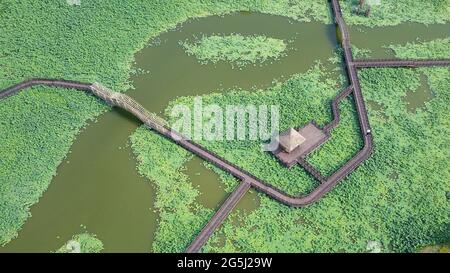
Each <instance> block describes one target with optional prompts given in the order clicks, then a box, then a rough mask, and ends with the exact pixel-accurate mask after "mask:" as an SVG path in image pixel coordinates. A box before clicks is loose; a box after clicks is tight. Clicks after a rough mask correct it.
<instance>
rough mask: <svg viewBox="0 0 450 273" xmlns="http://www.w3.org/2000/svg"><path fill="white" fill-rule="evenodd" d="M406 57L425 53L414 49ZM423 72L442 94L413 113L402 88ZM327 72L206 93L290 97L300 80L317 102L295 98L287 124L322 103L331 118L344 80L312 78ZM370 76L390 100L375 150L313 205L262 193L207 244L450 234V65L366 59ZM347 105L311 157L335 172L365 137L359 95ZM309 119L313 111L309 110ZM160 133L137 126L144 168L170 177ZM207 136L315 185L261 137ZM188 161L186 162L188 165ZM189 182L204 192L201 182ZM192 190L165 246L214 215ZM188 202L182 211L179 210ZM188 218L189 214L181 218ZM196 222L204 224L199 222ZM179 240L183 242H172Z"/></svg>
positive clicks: (240, 156) (354, 242)
mask: <svg viewBox="0 0 450 273" xmlns="http://www.w3.org/2000/svg"><path fill="white" fill-rule="evenodd" d="M430 43H434V44H436V43H437V44H439V43H440V42H439V41H433V42H430ZM437 44H436V46H433V47H431V46H430V45H429V44H427V43H423V44H419V45H412V44H411V45H409V46H408V50H409V51H408V52H419V51H418V50H411V49H412V48H413V47H414V46H417V47H426V48H441V47H442V46H443V45H437ZM396 48H401V46H398V47H396ZM397 54H400V53H399V52H397ZM429 54H433V53H429ZM404 57H409V58H417V57H420V56H417V55H415V54H412V53H409V54H406V53H405V55H404ZM421 73H425V75H427V77H428V83H429V84H430V86H431V88H432V89H433V90H435V92H436V93H437V95H436V97H435V98H434V99H432V100H431V101H429V102H427V103H426V104H425V106H424V108H420V109H418V110H417V111H416V112H415V113H411V112H409V111H408V110H407V105H406V103H405V102H404V100H403V99H402V98H403V97H404V96H406V93H407V92H408V91H409V90H417V89H418V88H419V85H420V74H421ZM321 76H323V75H321V72H320V69H319V68H314V69H312V70H311V71H309V72H308V73H305V74H302V75H296V76H294V77H293V78H291V79H290V80H288V81H286V82H285V83H283V84H281V85H279V86H276V87H273V88H271V89H269V90H265V91H263V92H262V93H261V94H256V95H253V93H254V92H253V93H250V92H249V93H247V92H245V91H239V92H231V93H226V94H212V95H206V96H204V97H203V99H204V101H208V100H209V101H210V102H211V103H213V102H214V103H226V102H228V103H229V102H232V101H233V100H239V101H244V102H252V103H258V102H266V101H267V100H269V101H270V100H276V99H277V98H278V99H281V97H287V98H289V100H287V101H296V99H295V96H296V95H297V94H298V93H299V92H298V90H302V92H304V93H303V96H307V97H308V98H307V99H305V100H304V101H305V102H307V101H310V102H311V104H310V105H301V106H299V107H297V108H295V107H293V106H294V105H289V106H287V107H286V108H287V109H289V110H288V111H283V109H282V113H283V114H282V126H289V125H293V124H295V125H298V124H302V123H303V122H305V121H304V120H302V119H299V118H298V117H299V116H300V117H301V115H308V112H309V111H313V115H314V118H316V119H317V120H318V122H319V124H323V123H324V122H325V120H327V119H329V118H330V117H329V113H328V112H327V110H326V106H327V105H328V104H327V103H326V102H327V100H323V101H322V100H321V99H320V98H324V97H325V98H327V97H328V98H330V97H331V96H332V94H333V91H332V90H331V89H333V88H335V89H336V83H333V81H330V80H329V81H328V82H327V84H326V85H324V86H320V87H319V88H318V90H316V89H308V88H306V86H314V85H316V84H317V83H318V82H321V81H320V80H319V79H321ZM360 76H361V79H362V82H361V84H362V89H363V92H364V95H365V98H366V99H367V100H370V101H375V102H376V103H377V104H379V105H382V109H378V110H377V109H373V108H371V107H370V106H369V115H370V116H369V118H370V121H371V124H372V128H373V132H374V138H375V140H376V145H377V146H376V149H375V152H374V154H373V155H372V156H371V158H370V159H369V160H367V161H366V162H365V163H364V164H363V165H362V166H360V167H359V168H358V169H357V170H356V171H355V172H354V173H352V174H351V175H350V176H349V177H348V178H347V179H346V180H345V181H344V182H343V183H341V184H340V185H339V186H337V187H336V188H335V189H334V190H333V192H332V193H330V194H328V195H327V196H326V197H325V198H324V199H322V200H321V201H320V202H318V203H316V204H314V205H312V206H309V207H308V208H307V209H292V208H289V207H286V206H284V205H282V204H280V203H278V202H277V201H274V200H272V199H271V198H268V197H267V196H265V195H263V194H261V195H260V207H259V208H258V209H257V210H255V211H253V212H251V213H250V214H245V215H244V214H242V213H240V212H239V211H236V212H234V213H233V214H232V216H231V217H230V218H229V219H227V220H226V221H225V223H224V225H223V226H222V227H221V228H220V229H219V230H218V231H217V232H216V233H215V234H214V236H213V237H212V238H211V239H210V240H209V242H208V244H207V245H206V246H205V247H204V248H203V251H205V252H211V251H212V252H217V251H218V252H269V251H275V252H298V251H301V252H328V251H331V252H334V251H340V252H342V251H346V252H365V251H372V250H371V245H372V244H376V245H377V249H379V250H380V251H382V252H413V251H417V250H418V249H419V248H420V247H422V246H425V245H430V244H436V243H443V242H448V241H449V240H450V238H449V234H448V230H447V225H448V211H449V209H450V207H449V202H448V194H447V190H448V188H449V187H450V184H449V181H450V177H449V173H450V172H449V166H448V164H446V162H448V159H449V158H450V155H449V152H448V149H445V148H444V147H447V146H448V144H449V143H448V138H446V136H447V135H448V133H449V130H450V128H449V127H448V124H447V123H446V120H448V119H449V114H448V113H449V110H450V109H449V105H450V93H449V90H450V69H449V68H427V69H418V70H411V69H398V68H391V69H365V70H362V71H360ZM328 89H330V90H329V91H327V92H325V93H321V94H320V91H319V90H328ZM316 92H319V94H317V97H316V96H315V95H314V94H315V93H316ZM322 92H323V91H322ZM334 92H336V91H334ZM190 100H191V98H180V99H178V101H183V102H187V101H190ZM322 107H323V108H322ZM340 107H341V110H342V114H343V117H342V118H343V120H342V123H341V124H340V125H339V126H338V127H337V128H336V129H335V130H334V131H333V132H332V133H333V136H332V139H331V140H330V141H329V142H327V143H326V144H324V145H323V146H322V147H320V148H319V149H318V150H317V151H315V152H314V153H313V154H312V155H310V156H309V158H308V160H309V161H310V162H311V163H312V164H314V165H315V166H316V167H318V168H319V169H320V170H321V171H323V172H324V173H330V172H331V171H332V170H333V169H335V168H337V167H338V166H339V165H340V164H342V163H343V162H345V161H346V160H347V159H348V158H349V157H351V156H352V155H353V153H355V152H356V151H357V150H358V149H359V146H360V144H361V140H360V138H359V135H358V132H359V128H358V125H357V122H356V116H355V113H354V109H353V104H352V101H351V100H347V101H344V102H343V103H342V104H341V106H340ZM292 109H296V111H292ZM314 109H315V110H316V112H314ZM308 119H309V117H306V118H305V120H308ZM446 124H447V125H446ZM159 138H160V137H159V136H156V135H154V134H153V133H152V132H149V131H146V130H144V129H139V130H138V131H137V132H136V133H135V134H134V135H133V136H132V139H133V143H134V145H133V150H134V152H135V153H136V154H137V155H138V161H139V164H138V166H139V170H140V171H141V173H142V174H143V175H145V176H146V177H148V178H150V179H152V180H153V179H156V180H164V178H163V177H162V176H163V175H161V177H159V175H157V176H154V175H153V176H151V175H149V174H150V173H151V174H158V173H159V171H158V170H159V169H160V168H161V169H165V170H169V169H170V168H167V167H166V165H167V164H165V163H163V164H159V162H157V161H156V160H150V159H151V158H153V157H155V158H156V157H158V156H159V154H160V153H161V152H160V151H159V148H157V147H155V145H153V144H154V143H161V140H158V139H159ZM146 140H149V141H150V142H147V141H146ZM202 144H203V145H205V146H207V147H208V148H210V149H212V150H213V151H215V152H217V153H218V154H220V155H222V156H224V157H225V158H227V159H228V160H230V161H232V162H234V163H235V164H237V165H239V166H241V167H243V168H245V169H247V170H250V171H251V172H252V173H254V174H256V175H257V176H259V177H262V178H264V179H267V180H268V181H273V182H274V184H275V185H277V186H279V187H282V188H283V189H285V190H287V191H289V192H291V193H294V194H298V193H300V192H302V191H303V192H304V191H307V190H308V188H310V187H311V185H312V184H311V183H314V182H313V181H311V180H310V178H309V177H308V176H307V175H305V173H304V172H303V171H302V170H300V169H299V168H294V169H292V170H291V171H286V170H283V167H280V166H279V165H277V163H276V162H274V161H272V159H270V158H269V157H268V156H266V155H264V154H263V153H260V154H258V153H257V152H256V149H254V148H252V144H251V143H245V144H242V145H239V144H240V143H202ZM172 145H174V144H172V143H170V142H168V141H165V140H164V147H165V148H164V149H169V148H170V147H171V146H172ZM158 146H159V145H158ZM253 149H254V150H253ZM431 155H432V156H431ZM186 157H187V155H185V158H186ZM181 166H182V164H181V163H180V165H179V167H178V168H181ZM215 170H217V169H215ZM170 172H171V177H177V176H178V175H179V174H178V172H177V170H175V169H171V170H170ZM219 174H220V175H221V177H222V178H223V179H224V180H226V185H227V188H228V189H229V190H230V188H231V186H230V185H232V184H234V185H236V181H235V180H234V179H233V178H232V177H231V176H230V175H227V174H224V173H223V172H219ZM185 183H186V185H185V187H188V186H187V185H189V183H188V182H186V181H185ZM176 184H178V183H176ZM172 187H174V186H172ZM189 187H192V186H191V185H189ZM164 189H166V187H165V188H164ZM172 190H173V191H172V192H166V191H161V190H159V189H158V199H160V198H161V199H163V198H169V197H170V196H173V195H177V196H180V192H178V191H176V189H175V188H173V189H172ZM189 192H190V194H194V195H197V194H198V192H195V190H194V191H192V190H190V191H189ZM181 196H183V195H181ZM183 199H184V202H183V204H178V205H177V206H174V207H166V208H164V209H163V210H161V211H160V213H161V215H162V217H161V218H160V226H159V229H158V231H157V239H156V240H155V242H154V245H153V247H154V249H155V250H157V251H174V250H175V251H183V250H184V248H185V247H186V246H187V244H188V243H189V242H190V239H192V238H194V237H195V235H196V234H197V232H199V231H200V229H201V227H202V226H203V225H204V224H205V223H206V222H207V220H208V219H207V218H204V215H208V214H211V211H210V210H208V209H205V208H203V207H199V206H200V205H199V204H197V203H195V202H194V201H193V200H194V197H193V196H191V195H189V198H184V197H183ZM184 205H187V206H189V208H192V209H189V213H186V212H185V211H186V209H183V206H184ZM178 210H181V211H182V212H180V213H178ZM196 211H200V212H201V213H199V214H198V215H197V216H194V217H192V218H191V219H190V220H189V219H187V218H188V215H189V216H193V215H195V214H196V213H195V212H196ZM185 216H186V218H185ZM181 220H183V222H180V221H181ZM181 223H183V224H186V223H189V225H188V227H189V228H188V230H186V227H187V226H186V225H185V226H183V225H181ZM236 223H239V224H236ZM192 226H197V227H199V228H198V229H197V230H195V228H191V227H192ZM174 236H175V237H176V239H174ZM186 237H188V238H186ZM169 241H173V242H178V244H175V243H174V244H170V243H168V242H169ZM182 242H185V244H183V243H182Z"/></svg>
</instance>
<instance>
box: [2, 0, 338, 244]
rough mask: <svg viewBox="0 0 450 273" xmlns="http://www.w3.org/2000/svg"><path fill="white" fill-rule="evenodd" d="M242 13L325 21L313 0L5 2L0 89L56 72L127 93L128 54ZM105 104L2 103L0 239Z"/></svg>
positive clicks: (68, 100) (57, 100)
mask: <svg viewBox="0 0 450 273" xmlns="http://www.w3.org/2000/svg"><path fill="white" fill-rule="evenodd" d="M124 10H126V11H127V12H124ZM241 10H246V11H255V12H263V13H269V14H277V15H284V16H287V17H289V18H292V19H295V20H301V21H312V20H317V21H322V22H326V21H329V17H328V12H327V10H328V7H327V5H326V3H325V1H324V2H323V3H322V2H321V1H315V0H310V1H304V0H295V1H292V0H282V1H264V0H257V1H254V0H239V1H219V2H217V1H208V2H205V1H201V0H193V1H189V3H186V2H185V1H170V3H168V2H167V1H132V2H129V1H126V2H125V1H114V2H113V3H111V2H110V1H92V0H84V1H82V2H81V4H80V5H68V4H67V3H66V1H65V0H58V1H56V2H55V3H52V4H50V3H49V2H47V1H38V0H27V1H14V0H4V1H1V3H0V21H1V25H2V31H1V32H0V43H2V46H1V47H0V56H1V58H0V66H1V67H2V69H1V70H0V89H3V88H6V87H8V86H10V85H12V84H15V83H18V82H21V81H23V80H24V79H27V78H32V77H47V78H52V77H53V78H64V79H68V80H77V81H86V82H101V83H103V84H105V85H106V86H108V87H109V88H111V89H113V90H115V91H121V92H123V91H126V90H128V89H130V88H131V84H130V82H129V77H130V74H131V72H132V69H131V67H132V61H133V54H134V53H135V52H136V51H138V50H140V49H142V48H144V47H145V45H146V44H147V43H148V41H149V40H150V39H151V38H153V37H156V36H157V35H158V34H160V33H162V32H164V31H166V30H168V29H171V28H174V27H176V25H177V24H178V23H181V22H184V21H186V20H187V19H188V18H194V17H204V16H208V15H213V14H227V13H230V12H235V11H241ZM111 18H114V20H111ZM30 22H32V23H30ZM55 41H57V42H55ZM106 110H108V107H107V106H106V105H105V104H104V103H101V102H99V101H98V100H96V99H94V98H93V97H92V96H89V95H86V94H83V93H81V92H75V91H73V90H61V89H55V88H48V87H37V88H34V89H33V90H32V91H28V92H27V91H26V92H24V93H22V94H19V95H18V96H15V97H12V98H9V99H7V100H5V101H2V102H1V103H0V115H1V116H2V119H1V121H0V138H1V139H2V141H1V142H0V219H1V221H0V245H3V244H5V243H7V242H9V241H10V240H11V239H12V238H14V237H16V236H17V231H18V230H19V229H20V227H21V226H22V225H23V223H24V222H25V221H26V219H27V218H28V217H29V216H30V215H29V208H30V206H31V205H33V204H35V203H36V202H38V200H39V197H40V196H41V195H42V194H43V193H44V192H45V191H46V189H47V188H48V186H49V184H50V181H51V179H52V177H53V176H54V175H56V169H57V166H58V165H59V164H60V163H61V162H62V161H63V159H64V158H65V156H66V155H67V153H68V152H69V149H70V146H71V144H72V142H73V141H74V140H75V136H76V135H77V134H78V133H79V132H80V131H81V130H82V129H83V127H84V126H85V125H86V124H87V122H89V121H92V120H93V119H95V117H97V116H98V115H99V114H101V113H102V112H104V111H106Z"/></svg>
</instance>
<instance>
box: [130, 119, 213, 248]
mask: <svg viewBox="0 0 450 273" xmlns="http://www.w3.org/2000/svg"><path fill="white" fill-rule="evenodd" d="M131 147H132V149H133V152H134V153H135V155H136V158H137V161H138V171H139V173H140V174H141V175H142V176H144V177H146V178H148V179H149V180H151V181H152V182H153V184H154V185H155V188H156V191H157V194H156V200H155V204H154V207H155V209H156V210H157V211H158V213H159V220H158V229H157V232H156V235H155V238H154V241H153V251H154V252H183V251H184V249H185V248H186V246H187V245H188V244H189V243H190V242H191V241H192V240H193V239H194V238H195V236H196V234H197V233H198V232H199V231H200V230H201V229H202V227H203V225H205V224H206V223H207V222H208V219H209V218H210V217H211V216H212V211H211V210H209V209H206V208H205V207H203V206H201V205H199V204H197V203H196V202H195V199H196V197H197V196H198V195H199V191H198V190H197V189H195V188H194V187H193V186H192V184H191V183H190V181H189V177H188V176H187V175H186V174H185V173H183V170H184V164H185V163H186V162H187V161H188V160H189V159H190V158H192V155H191V154H189V153H188V152H187V151H186V150H184V149H183V148H181V147H180V146H177V145H176V144H174V143H172V142H171V141H170V140H168V139H166V138H164V137H162V136H160V135H158V134H156V133H154V132H152V131H150V130H148V128H147V127H140V128H139V129H138V130H137V131H136V132H135V133H134V134H133V135H132V136H131Z"/></svg>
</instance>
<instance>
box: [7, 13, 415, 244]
mask: <svg viewBox="0 0 450 273" xmlns="http://www.w3.org/2000/svg"><path fill="white" fill-rule="evenodd" d="M404 31H409V32H415V31H416V30H415V29H412V28H408V29H405V30H404ZM213 33H216V34H217V33H224V34H230V33H242V34H258V35H266V36H269V37H275V38H280V39H285V40H289V41H291V42H290V43H289V48H290V50H289V51H288V52H287V56H286V57H283V58H281V59H280V60H278V61H275V62H274V63H272V64H268V65H263V66H262V67H259V66H256V67H253V66H251V67H247V68H244V69H243V70H233V69H232V68H231V66H230V65H229V64H227V63H218V64H216V65H200V64H199V63H198V62H197V60H196V59H195V58H194V57H192V56H187V55H186V54H185V53H184V51H183V49H182V48H181V47H180V46H179V44H178V42H179V41H181V40H185V39H192V38H193V36H194V35H197V36H199V35H202V34H207V35H208V34H213ZM369 36H370V35H369ZM374 36H379V38H380V39H387V38H385V37H384V33H383V32H382V31H378V30H373V37H372V36H371V38H373V39H375V40H377V39H376V37H374ZM355 38H356V37H355ZM356 39H357V38H356ZM388 41H391V40H389V39H388ZM395 41H396V42H400V41H399V40H398V39H397V40H395ZM405 41H406V40H405ZM405 41H403V42H405ZM153 44H154V45H153V46H151V47H148V48H145V49H143V50H142V51H141V52H139V53H138V54H136V66H137V67H139V68H142V69H144V70H148V71H149V74H142V75H136V76H135V77H134V78H133V81H134V85H135V87H136V89H135V90H132V91H129V93H128V94H129V95H130V96H132V97H134V98H135V99H136V100H137V101H138V102H139V103H141V104H142V105H143V106H144V107H146V108H147V109H149V110H150V111H152V112H159V113H161V112H162V111H163V110H164V109H165V108H166V106H167V104H168V103H169V102H170V101H171V100H173V99H174V98H176V97H178V96H185V95H200V94H207V93H210V92H211V91H215V90H222V89H227V88H232V87H237V88H244V89H248V88H252V87H258V88H264V87H267V86H270V85H271V83H272V80H273V79H274V78H277V79H283V78H287V77H289V76H290V75H292V74H295V73H301V72H305V71H306V70H308V69H309V68H310V67H311V65H313V64H314V62H315V61H317V60H321V61H322V62H323V63H325V62H326V60H327V59H328V58H330V57H332V54H333V49H334V48H335V46H336V35H335V27H334V26H333V25H324V24H320V23H291V22H290V21H289V20H287V19H286V18H282V17H277V16H268V15H260V14H251V13H238V14H235V15H231V16H226V17H209V18H203V19H200V20H192V21H190V22H188V23H185V24H184V25H183V26H182V27H179V28H178V29H177V30H175V31H171V32H168V33H165V34H162V35H161V36H160V37H158V39H156V40H155V41H154V43H153ZM357 45H358V44H357ZM358 46H359V45H358ZM327 67H328V68H329V69H330V70H332V69H333V68H334V67H333V66H327ZM138 126H140V123H139V122H138V121H137V120H136V119H134V118H133V117H130V116H129V115H128V114H126V113H123V112H121V111H118V110H114V111H112V112H109V113H106V114H104V115H103V116H101V117H100V118H99V119H98V122H96V123H92V124H90V125H89V126H88V127H87V128H86V129H85V130H84V131H83V132H82V133H81V134H80V135H79V137H78V138H77V140H76V142H75V143H74V145H73V146H72V152H71V153H70V154H69V155H68V157H67V160H66V161H65V162H63V163H62V164H61V166H60V167H59V168H58V175H57V176H56V177H55V178H54V179H53V181H52V183H51V185H50V187H49V189H48V191H46V192H45V194H44V195H43V197H42V198H41V200H40V201H39V203H38V204H36V205H34V206H33V207H32V208H31V214H32V215H33V217H31V218H30V219H29V220H28V221H27V222H26V224H25V225H24V226H23V229H22V230H21V231H20V232H19V236H18V238H17V239H15V240H13V241H12V242H11V243H9V244H8V245H7V246H6V247H4V248H0V252H5V251H8V252H10V251H17V252H23V251H27V252H30V251H32V252H49V251H54V250H56V249H57V248H59V247H60V246H61V245H63V244H64V243H65V242H66V241H67V240H68V239H69V238H70V237H71V236H72V235H73V234H76V233H79V232H81V231H83V230H84V227H85V228H86V230H87V231H89V232H92V233H95V234H97V236H98V238H99V239H101V240H102V241H103V243H104V245H105V251H106V252H148V251H151V244H152V240H153V236H154V232H155V230H156V220H157V214H156V213H155V212H154V211H153V207H152V206H153V200H154V194H155V191H154V189H153V187H152V184H151V183H150V182H149V181H146V180H145V179H144V178H142V177H140V176H139V175H138V173H137V171H136V162H135V160H134V157H133V156H132V152H131V149H130V147H129V145H128V141H129V139H128V137H129V136H130V135H131V134H132V133H133V132H134V130H135V129H136V128H137V127H138ZM201 163H202V162H201V160H200V159H198V158H194V159H193V160H191V161H190V162H188V163H187V170H186V173H187V174H188V175H189V177H190V179H191V181H192V183H193V185H194V186H195V187H198V188H199V190H200V192H201V194H200V196H199V197H198V202H200V203H202V204H203V205H204V206H206V207H208V208H217V207H218V205H220V203H221V202H223V200H224V199H225V198H226V196H227V194H226V193H225V191H224V190H223V189H222V188H221V184H220V182H219V181H218V176H217V175H216V174H215V173H213V172H212V171H211V170H208V169H206V168H205V167H204V166H203V165H202V164H201ZM258 205H259V200H258V197H257V195H256V193H255V192H249V193H248V194H246V196H245V197H244V198H243V200H241V202H240V203H239V204H238V209H240V210H241V211H243V212H242V213H246V212H245V211H247V212H248V211H251V210H252V209H254V208H256V207H258Z"/></svg>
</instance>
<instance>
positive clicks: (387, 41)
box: [349, 23, 450, 58]
mask: <svg viewBox="0 0 450 273" xmlns="http://www.w3.org/2000/svg"><path fill="white" fill-rule="evenodd" d="M349 31H350V39H351V41H352V45H355V46H356V47H358V48H360V49H362V48H364V49H370V50H371V54H370V56H371V57H373V58H393V57H395V56H394V52H393V51H392V50H390V49H387V48H385V46H389V45H397V44H405V43H407V42H418V41H421V42H427V41H431V40H434V39H439V38H448V37H450V23H447V24H439V25H429V26H426V25H423V24H418V23H404V24H401V25H398V26H391V27H382V28H369V27H361V26H350V27H349Z"/></svg>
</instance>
